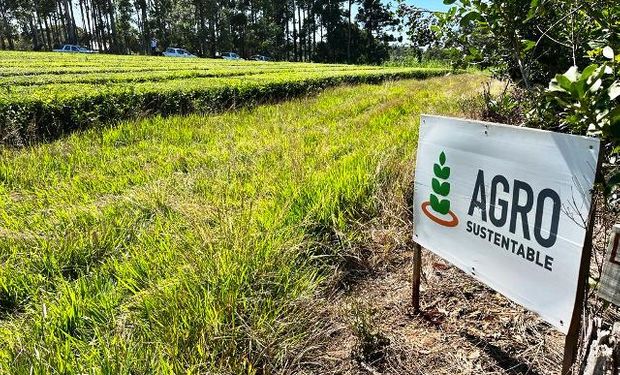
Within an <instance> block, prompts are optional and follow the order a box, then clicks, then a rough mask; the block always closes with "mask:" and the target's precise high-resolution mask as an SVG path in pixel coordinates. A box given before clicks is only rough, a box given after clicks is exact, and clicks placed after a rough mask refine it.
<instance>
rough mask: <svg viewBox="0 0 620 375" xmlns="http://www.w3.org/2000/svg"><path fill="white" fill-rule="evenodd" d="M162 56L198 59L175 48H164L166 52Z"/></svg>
mask: <svg viewBox="0 0 620 375" xmlns="http://www.w3.org/2000/svg"><path fill="white" fill-rule="evenodd" d="M164 56H167V57H198V56H196V55H192V54H191V53H189V52H188V51H187V50H185V49H183V48H176V47H168V48H166V51H165V52H164Z"/></svg>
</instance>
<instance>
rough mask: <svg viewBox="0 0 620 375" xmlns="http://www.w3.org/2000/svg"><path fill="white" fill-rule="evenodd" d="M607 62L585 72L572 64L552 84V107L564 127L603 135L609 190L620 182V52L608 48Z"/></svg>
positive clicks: (594, 134) (549, 90)
mask: <svg viewBox="0 0 620 375" xmlns="http://www.w3.org/2000/svg"><path fill="white" fill-rule="evenodd" d="M604 50H605V52H604V54H605V56H604V57H605V58H606V59H607V60H608V61H606V62H604V63H603V64H600V65H599V64H591V65H589V66H588V67H586V68H585V69H584V70H583V71H582V72H579V71H578V69H577V67H572V68H571V69H569V70H568V71H567V72H566V73H564V74H558V75H557V76H556V77H555V78H554V79H553V80H552V81H551V83H550V84H549V89H548V90H547V93H546V95H547V97H548V98H549V102H550V107H548V108H546V111H547V112H549V111H550V110H554V109H555V110H557V111H558V112H559V114H560V126H561V127H562V128H563V129H564V130H566V131H570V132H575V133H578V134H588V135H591V136H597V137H599V138H601V141H602V147H603V158H604V160H605V170H606V171H607V173H606V174H607V176H606V177H607V181H606V182H607V183H606V186H605V190H606V193H607V194H609V193H611V192H612V190H613V189H614V186H617V185H620V184H619V183H620V181H619V180H620V162H619V161H618V156H620V69H619V68H620V55H618V56H617V57H615V56H614V52H613V50H612V49H611V48H610V47H606V48H605V49H604Z"/></svg>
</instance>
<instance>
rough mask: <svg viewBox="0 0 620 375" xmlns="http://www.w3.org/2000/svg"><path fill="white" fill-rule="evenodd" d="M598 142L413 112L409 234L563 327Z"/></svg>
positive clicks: (573, 287)
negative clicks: (416, 118)
mask: <svg viewBox="0 0 620 375" xmlns="http://www.w3.org/2000/svg"><path fill="white" fill-rule="evenodd" d="M598 152H599V141H598V140H597V139H594V138H588V137H581V136H574V135H567V134H559V133H553V132H548V131H542V130H536V129H527V128H520V127H515V126H506V125H498V124H491V123H484V122H478V121H467V120H459V119H452V118H445V117H437V116H422V120H421V124H420V135H419V141H418V156H417V162H416V172H415V174H416V175H415V193H414V210H413V211H414V223H415V241H416V242H418V243H419V244H420V245H422V246H423V247H425V248H427V249H429V250H431V251H433V252H434V253H436V254H438V255H440V256H441V257H443V258H445V259H446V260H448V261H450V262H451V263H453V264H454V265H456V266H457V267H459V268H460V269H462V270H463V271H465V272H467V273H469V274H471V275H473V276H474V277H476V278H477V279H478V280H480V281H482V282H483V283H485V284H487V285H489V286H490V287H491V288H493V289H495V290H497V291H498V292H500V293H502V294H504V295H505V296H507V297H508V298H510V299H512V300H514V301H516V302H517V303H520V304H521V305H523V306H525V307H527V308H529V309H531V310H533V311H535V312H537V313H538V314H540V315H541V316H542V318H543V319H545V320H546V321H548V322H549V323H551V324H552V325H554V326H555V327H557V328H558V329H559V330H560V331H562V332H564V333H567V331H568V326H569V325H570V320H571V317H572V313H573V308H574V304H575V298H576V293H577V279H578V275H579V266H580V262H581V253H582V249H583V243H584V239H585V236H586V226H587V221H588V214H589V211H590V205H591V189H592V187H593V184H594V176H595V173H596V167H597V157H598Z"/></svg>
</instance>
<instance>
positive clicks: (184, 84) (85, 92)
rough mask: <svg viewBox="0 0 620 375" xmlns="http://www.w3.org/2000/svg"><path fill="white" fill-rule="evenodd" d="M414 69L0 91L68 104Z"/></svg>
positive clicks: (4, 98) (3, 95)
mask: <svg viewBox="0 0 620 375" xmlns="http://www.w3.org/2000/svg"><path fill="white" fill-rule="evenodd" d="M411 70H412V69H411V68H384V69H381V70H379V71H373V70H371V71H368V70H364V69H357V70H343V71H330V70H313V71H308V72H306V71H297V70H290V71H289V70H283V71H280V72H268V73H261V74H253V75H248V76H240V77H236V76H232V77H195V78H187V79H175V80H168V81H157V80H147V81H144V82H118V83H109V84H103V85H102V84H96V83H94V84H93V83H57V84H50V85H38V86H36V85H35V86H33V85H30V86H19V85H14V86H11V87H7V86H5V87H4V89H2V90H0V102H16V101H18V102H21V101H28V100H41V101H44V102H54V101H59V100H60V101H65V100H68V99H72V98H74V97H80V98H82V97H85V96H91V95H93V94H97V95H98V94H102V93H107V94H116V93H118V92H121V93H125V92H131V93H144V92H153V91H155V92H168V91H175V92H176V91H192V90H203V89H207V88H211V87H219V86H237V85H244V84H262V83H273V82H289V81H297V80H303V79H310V78H324V77H337V76H342V75H366V74H391V73H402V72H409V71H411Z"/></svg>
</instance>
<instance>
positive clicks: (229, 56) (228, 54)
mask: <svg viewBox="0 0 620 375" xmlns="http://www.w3.org/2000/svg"><path fill="white" fill-rule="evenodd" d="M221 57H222V58H223V59H224V60H243V59H242V58H241V57H240V56H239V55H237V54H236V53H234V52H222V55H221Z"/></svg>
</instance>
